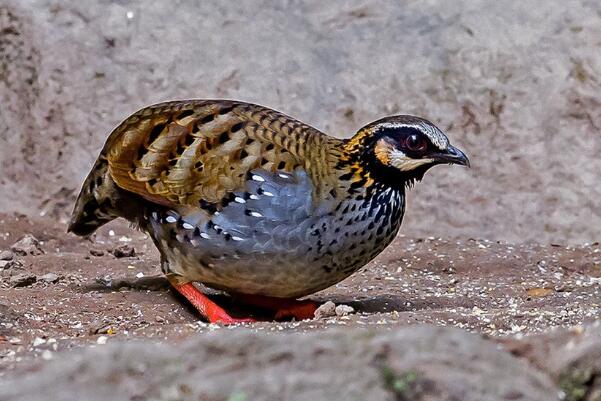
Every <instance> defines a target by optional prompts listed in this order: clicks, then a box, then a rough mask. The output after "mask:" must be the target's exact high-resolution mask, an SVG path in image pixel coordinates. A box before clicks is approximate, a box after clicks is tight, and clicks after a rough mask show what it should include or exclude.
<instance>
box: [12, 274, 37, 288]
mask: <svg viewBox="0 0 601 401" xmlns="http://www.w3.org/2000/svg"><path fill="white" fill-rule="evenodd" d="M35 282H36V276H34V275H33V274H28V273H20V274H15V275H13V276H11V277H10V279H9V283H10V285H11V286H13V287H28V286H30V285H32V284H33V283H35Z"/></svg>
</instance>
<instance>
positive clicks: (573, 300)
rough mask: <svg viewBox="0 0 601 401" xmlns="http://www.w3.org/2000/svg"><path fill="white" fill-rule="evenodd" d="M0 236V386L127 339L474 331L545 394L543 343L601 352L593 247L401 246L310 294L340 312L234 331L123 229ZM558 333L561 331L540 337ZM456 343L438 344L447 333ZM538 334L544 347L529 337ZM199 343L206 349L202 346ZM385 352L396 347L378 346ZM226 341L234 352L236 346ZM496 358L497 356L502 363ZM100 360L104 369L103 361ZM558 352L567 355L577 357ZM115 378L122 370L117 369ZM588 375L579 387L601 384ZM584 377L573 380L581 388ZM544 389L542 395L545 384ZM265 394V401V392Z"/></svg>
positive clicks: (18, 224)
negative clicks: (196, 303)
mask: <svg viewBox="0 0 601 401" xmlns="http://www.w3.org/2000/svg"><path fill="white" fill-rule="evenodd" d="M0 227H1V230H0V250H2V252H1V253H0V259H1V260H0V267H1V268H2V269H1V271H0V286H1V288H2V291H0V375H1V376H4V377H5V379H6V378H13V377H16V376H18V375H19V374H20V373H21V372H24V371H28V372H29V371H32V370H33V371H37V370H39V369H42V372H43V371H44V370H43V369H44V367H46V366H48V364H52V363H66V362H65V361H71V358H70V357H64V356H63V355H72V353H65V351H67V350H70V349H74V348H75V349H80V348H81V347H82V346H84V345H93V346H94V347H97V348H102V347H111V344H112V343H115V345H113V347H120V346H124V345H123V342H124V341H125V340H131V339H144V340H151V341H157V342H161V343H164V344H174V343H176V344H179V343H181V342H182V341H183V340H186V341H188V342H184V345H180V346H179V347H184V349H185V347H190V341H193V342H194V341H196V342H198V341H200V342H203V341H208V343H209V345H207V344H204V345H202V347H206V346H209V348H210V343H211V341H214V340H210V338H213V337H211V336H208V337H207V336H197V334H199V333H209V332H217V333H223V336H243V337H244V336H249V337H248V338H250V339H249V340H244V341H250V342H251V343H252V342H258V343H261V344H262V345H261V346H266V345H265V343H263V341H267V343H269V342H270V341H275V342H276V343H277V342H278V341H284V342H285V343H288V341H301V342H302V341H306V340H302V339H303V338H305V337H303V336H296V337H295V334H293V333H298V332H300V333H311V334H310V335H311V336H316V334H314V332H321V331H322V330H325V329H330V328H338V329H339V330H341V329H344V330H342V331H339V332H343V333H345V334H344V336H339V337H342V338H346V337H345V336H357V335H359V334H356V333H357V332H361V330H355V329H356V328H364V329H368V330H367V331H366V332H367V333H372V334H370V336H372V335H373V336H375V337H377V338H379V336H381V335H383V334H382V331H388V330H387V329H393V328H394V329H396V328H403V330H405V331H402V330H401V331H399V333H404V334H394V333H393V334H388V336H393V337H394V336H395V335H399V336H401V337H402V336H409V337H413V336H415V335H416V334H415V332H412V331H407V330H411V329H412V328H413V329H414V330H425V329H424V327H428V326H419V327H413V326H415V325H418V324H424V323H426V324H433V325H435V326H437V327H439V328H440V327H444V326H453V327H458V328H461V329H464V331H462V333H463V334H462V335H465V336H469V334H467V333H465V332H466V331H469V332H474V333H483V334H485V335H486V337H488V338H491V339H492V340H494V341H495V342H497V343H499V344H502V345H503V346H504V348H505V350H506V351H509V353H513V354H515V355H518V356H522V357H525V358H527V359H529V360H530V362H531V363H533V364H534V365H535V366H537V367H538V368H539V369H542V370H543V371H546V372H548V374H550V375H551V376H550V377H551V378H552V379H553V380H555V383H558V380H559V376H557V369H555V368H553V369H555V370H553V369H552V368H551V367H550V364H551V362H550V359H549V358H550V355H553V356H554V357H557V355H558V354H556V353H555V352H552V353H549V352H548V350H549V348H553V347H552V344H553V341H552V338H553V336H556V337H557V336H559V337H560V338H562V339H563V340H561V341H559V343H562V344H564V343H567V342H569V341H568V340H565V338H566V336H567V337H570V338H571V336H574V335H580V334H582V333H586V332H589V330H593V332H594V333H596V334H594V335H592V338H597V340H598V341H596V342H595V341H593V344H596V347H597V348H595V349H596V350H597V351H596V352H601V350H600V349H599V348H600V347H601V330H599V329H595V327H594V326H595V325H598V321H597V322H596V323H595V320H596V319H599V318H600V317H601V246H600V245H599V244H598V243H593V244H588V245H585V246H580V247H572V246H565V245H563V244H550V245H545V246H543V245H536V244H529V245H528V244H526V245H511V244H506V243H498V242H490V241H485V240H477V239H469V240H452V241H451V240H445V239H439V238H425V239H410V238H405V237H402V236H400V237H399V238H397V240H396V241H395V242H394V243H393V245H391V246H390V247H389V248H388V249H387V250H386V251H385V252H384V253H383V254H382V255H380V256H379V257H378V258H377V259H376V260H375V261H374V262H372V263H370V264H369V265H368V266H367V267H365V268H364V269H362V270H361V271H360V272H358V273H357V274H355V275H353V276H352V277H350V278H349V279H347V280H345V281H344V282H342V283H340V284H339V285H337V286H335V287H333V288H330V289H328V290H325V291H322V292H320V293H318V294H315V295H314V296H313V297H311V298H313V299H315V300H318V301H321V302H326V301H332V302H334V303H335V304H336V305H338V308H333V307H332V308H330V309H329V308H327V307H325V308H323V309H322V310H321V311H320V312H321V313H320V316H319V317H318V318H316V319H313V320H307V321H301V322H294V321H292V322H275V323H274V322H269V321H262V322H259V323H254V324H247V325H243V326H245V327H220V326H217V325H208V324H206V323H203V322H202V321H199V320H198V316H197V315H196V314H195V312H194V310H192V309H191V308H190V307H189V306H188V305H187V304H186V303H185V302H182V300H181V299H180V298H179V297H178V296H177V295H176V294H175V293H174V292H173V291H172V290H171V289H169V286H168V284H167V282H166V280H164V279H163V278H162V277H161V276H160V272H159V270H158V267H157V260H158V255H157V252H156V251H155V250H154V248H153V246H152V244H151V243H150V241H148V239H147V238H146V237H145V235H144V234H142V233H140V232H137V231H134V230H131V229H130V228H128V227H127V225H125V224H124V223H120V222H115V223H111V224H110V225H107V226H106V227H104V228H102V229H101V230H100V231H99V232H98V233H97V234H96V235H95V236H94V237H93V238H92V239H90V240H82V239H80V238H77V237H75V236H72V235H70V234H66V233H65V226H64V224H62V223H57V222H56V221H53V220H51V219H48V218H39V219H31V218H26V217H19V216H16V215H0ZM214 297H215V298H216V299H218V300H220V301H221V302H223V303H224V304H225V305H227V306H228V308H229V309H230V310H232V311H234V312H235V313H237V314H252V315H253V316H255V317H257V318H259V319H268V315H267V314H266V312H265V311H261V310H256V309H248V308H245V307H244V305H238V304H236V303H235V302H232V301H231V300H230V299H229V298H228V297H227V296H225V295H223V294H217V293H216V294H214ZM329 305H330V304H329ZM341 305H342V306H341ZM407 326H411V327H407ZM556 328H566V329H567V330H566V331H561V330H559V331H555V332H554V333H555V334H548V333H550V332H551V331H552V329H556ZM437 330H441V329H438V328H434V327H429V330H426V331H427V332H428V333H429V334H427V335H426V334H424V335H425V336H426V337H428V336H434V334H432V333H433V332H437ZM595 330H596V331H595ZM331 331H332V330H327V333H330V332H331ZM241 332H244V333H245V334H240V333H241ZM273 332H285V333H284V334H283V335H284V336H292V337H286V338H292V339H293V340H274V339H273V337H271V336H266V337H265V338H266V339H265V340H263V339H261V338H262V337H261V336H257V333H273ZM291 332H292V333H291ZM394 332H397V330H394ZM453 333H454V331H451V334H448V335H450V336H451V337H452V336H454V335H456V334H453ZM543 333H544V334H543ZM557 333H560V334H557ZM439 334H440V333H439ZM223 336H221V335H219V336H218V337H219V338H222V337H223ZM317 336H318V337H311V338H315V339H316V340H315V341H316V342H317V343H319V342H321V341H325V342H326V343H327V341H328V340H327V338H329V337H328V336H331V334H324V336H325V337H323V338H322V337H321V336H319V335H318V334H317ZM541 336H542V338H545V340H540V338H541ZM595 336H597V337H595ZM204 337H207V338H209V340H199V338H204ZM434 337H436V336H434ZM443 337H445V336H443ZM460 337H461V335H460ZM190 338H193V339H192V340H189V339H190ZM370 338H371V337H370ZM445 338H446V337H445ZM464 340H465V341H467V343H470V344H471V343H472V342H473V341H476V344H479V342H478V341H481V339H480V337H479V336H475V335H474V336H473V338H472V337H467V339H464ZM366 341H367V340H366ZM369 341H371V340H369ZM382 341H384V342H390V341H392V342H393V343H394V341H393V340H391V339H390V338H389V337H385V338H384V340H382ZM441 341H442V340H441ZM445 341H446V340H445ZM458 341H459V340H458ZM570 341H571V340H570ZM127 343H129V341H127ZM486 343H487V344H488V343H490V341H486ZM233 344H239V342H237V341H235V340H233ZM358 344H359V343H358ZM364 345H365V346H366V347H367V346H368V344H364ZM170 346H172V345H170ZM395 346H398V344H397V345H395ZM487 346H489V345H487ZM332 347H333V346H332ZM341 347H342V348H341V350H342V349H343V348H344V347H343V346H342V345H341ZM433 347H434V345H433ZM558 347H559V346H558ZM334 348H335V347H334ZM434 348H435V347H434ZM451 348H452V347H451ZM493 348H495V349H496V348H497V347H493ZM559 348H560V347H559ZM108 349H112V350H114V348H108ZM153 349H154V346H153ZM243 349H246V348H243ZM506 351H503V352H501V351H499V352H501V353H503V354H507V355H508V356H509V353H507V352H506ZM124 352H134V351H131V350H129V351H124ZM173 352H174V353H175V354H177V352H175V351H173ZM332 352H334V351H332ZM103 355H104V356H105V357H106V358H111V355H113V356H114V352H108V351H107V353H104V354H103ZM141 355H143V353H141ZM562 355H563V357H565V358H568V357H571V356H573V355H574V354H573V353H570V352H568V353H566V354H562ZM230 356H231V355H230ZM97 357H98V355H96V356H95V358H97ZM305 357H307V355H303V356H299V355H295V356H294V357H293V359H294V360H296V359H295V358H301V359H302V360H305V359H303V358H305ZM600 357H601V355H600ZM308 358H309V360H308V361H306V362H305V363H307V362H308V363H311V358H312V357H310V356H309V357H308ZM565 358H564V359H565ZM55 359H58V360H59V361H58V362H55V361H54V360H55ZM151 359H152V358H151ZM568 359H569V358H568ZM48 361H50V362H48ZM155 362H156V361H155ZM263 362H264V361H263ZM316 362H317V360H316ZM69 363H72V361H71V362H69ZM112 363H114V361H113V362H112ZM148 363H150V365H152V362H148ZM295 363H300V362H298V361H297V362H295ZM570 363H571V362H570ZM251 365H252V364H251ZM293 365H294V364H293ZM50 366H52V365H50ZM370 366H371V365H370ZM71 368H72V369H73V368H74V367H73V366H72V367H71ZM115 368H116V369H124V368H123V367H119V368H117V367H116V365H115ZM324 369H325V368H324ZM597 369H599V367H597ZM50 372H56V369H51V370H50ZM516 372H517V371H516ZM553 372H555V373H553ZM589 373H590V372H589ZM598 373H599V372H598V371H597V374H598ZM197 374H204V373H202V371H198V372H197ZM516 374H517V373H516ZM553 375H555V376H553ZM32 377H36V376H35V375H33V376H32ZM587 377H588V376H587ZM595 377H596V376H594V375H593V381H591V382H590V383H596V386H598V387H599V386H601V383H599V379H596V380H597V382H595V379H594V378H595ZM46 379H47V378H46ZM88 379H89V378H88ZM347 379H348V378H347ZM347 379H345V380H347ZM589 379H590V378H589ZM589 379H587V380H589ZM348 380H350V379H348ZM428 380H435V378H430V379H428ZM533 380H534V379H533ZM582 380H584V379H582ZM582 380H581V381H582ZM587 380H585V381H584V382H585V383H588V381H587ZM435 381H436V380H435ZM535 381H536V380H535ZM589 381H590V380H589ZM382 383H384V382H382ZM570 383H571V382H570ZM80 384H81V383H80ZM539 384H540V383H539ZM464 385H465V383H464ZM553 385H556V384H553ZM591 385H592V384H591ZM564 387H565V385H564ZM24 388H29V386H26V387H24ZM541 388H546V389H547V390H545V391H548V388H549V386H547V385H543V386H542V387H541ZM414 390H415V389H414ZM199 391H200V390H199ZM412 391H413V390H412ZM416 391H417V390H416ZM524 391H525V390H524ZM557 391H559V390H557ZM1 394H2V391H1V389H0V395H1ZM211 394H213V393H211ZM215 394H216V393H215ZM220 394H221V393H220ZM483 394H484V393H483ZM525 394H528V392H527V391H525ZM557 394H559V393H557ZM585 394H588V393H585ZM591 394H593V393H591ZM595 394H597V396H600V395H599V393H595ZM593 395H594V394H593ZM155 396H156V395H155ZM221 396H223V397H225V398H223V399H227V397H226V396H225V395H223V394H221ZM263 396H264V397H267V393H264V394H263ZM0 399H4V398H2V397H0ZM9 399H28V400H29V399H31V398H28V397H25V398H18V397H17V398H9ZM61 399H62V398H61ZM66 399H68V398H66ZM132 399H134V398H132ZM139 399H140V400H142V399H147V398H139ZM148 399H178V398H168V397H167V398H160V397H159V398H152V397H150V398H148ZM182 399H187V398H182ZM191 399H192V398H191ZM201 399H204V398H201ZM211 399H213V398H211ZM216 399H220V398H219V397H217V398H216ZM252 399H255V398H252ZM261 399H263V398H261ZM265 399H269V398H265ZM291 399H292V398H291ZM294 399H296V398H294ZM397 399H402V400H404V399H405V398H397ZM415 399H430V398H415ZM431 399H445V398H431ZM464 399H467V398H464ZM470 399H471V398H470ZM490 399H531V398H527V397H526V398H490ZM532 399H536V397H535V398H532ZM564 399H565V398H564ZM571 399H573V400H598V399H599V398H571Z"/></svg>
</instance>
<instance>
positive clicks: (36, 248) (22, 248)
mask: <svg viewBox="0 0 601 401" xmlns="http://www.w3.org/2000/svg"><path fill="white" fill-rule="evenodd" d="M10 249H11V251H13V252H14V253H15V254H17V255H20V256H26V255H41V254H43V253H44V251H43V250H42V248H41V246H40V241H38V239H37V238H36V237H34V236H33V235H31V234H25V235H24V236H23V237H21V239H19V240H18V241H17V242H15V243H14V244H13V245H12V246H11V247H10Z"/></svg>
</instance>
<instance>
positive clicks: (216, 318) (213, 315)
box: [171, 282, 256, 324]
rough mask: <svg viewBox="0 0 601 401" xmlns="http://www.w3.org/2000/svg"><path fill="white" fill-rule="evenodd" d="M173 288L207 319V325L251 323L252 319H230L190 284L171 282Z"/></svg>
mask: <svg viewBox="0 0 601 401" xmlns="http://www.w3.org/2000/svg"><path fill="white" fill-rule="evenodd" d="M171 284H172V285H173V287H174V288H175V289H176V290H177V291H178V292H179V293H180V294H182V295H183V296H184V297H186V299H187V300H188V301H190V303H191V304H192V305H194V307H195V308H196V309H197V310H198V312H200V314H201V315H202V317H204V318H205V319H207V320H208V321H209V323H222V324H235V323H251V322H255V321H256V320H254V319H250V318H248V319H236V318H233V317H231V316H230V315H229V314H228V313H227V312H226V311H225V310H223V308H221V307H220V306H219V305H217V304H216V303H215V302H213V301H211V300H210V299H209V298H208V297H207V296H206V295H204V294H203V293H202V292H201V291H200V290H199V289H198V288H196V287H195V286H194V285H193V284H192V283H186V284H176V283H174V282H171Z"/></svg>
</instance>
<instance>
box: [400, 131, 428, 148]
mask: <svg viewBox="0 0 601 401" xmlns="http://www.w3.org/2000/svg"><path fill="white" fill-rule="evenodd" d="M405 146H407V149H409V150H410V151H412V152H423V151H424V150H426V148H427V147H428V143H427V142H426V139H425V138H424V137H423V136H421V135H417V134H412V135H409V136H408V137H407V140H406V142H405Z"/></svg>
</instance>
